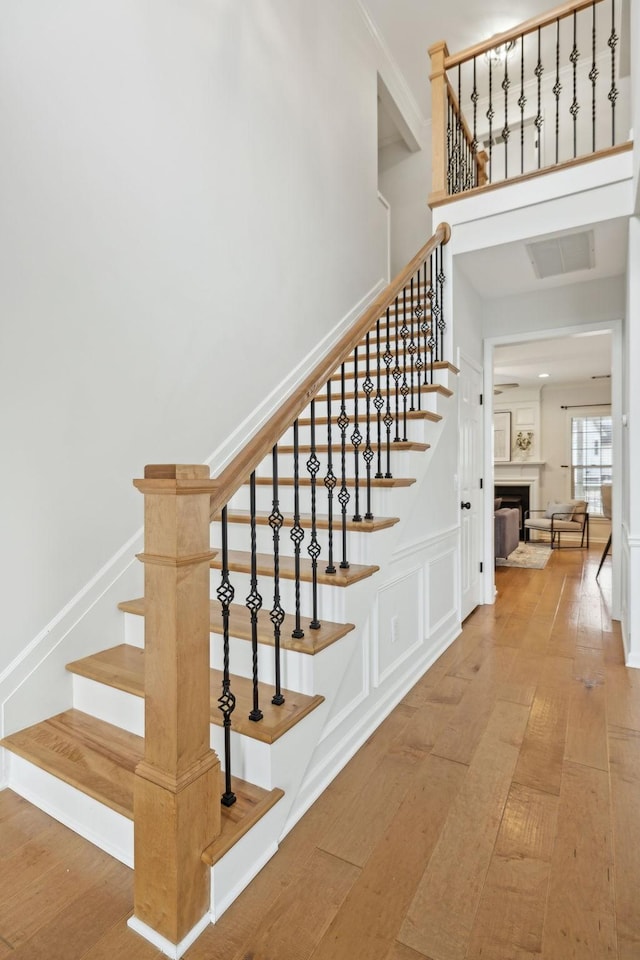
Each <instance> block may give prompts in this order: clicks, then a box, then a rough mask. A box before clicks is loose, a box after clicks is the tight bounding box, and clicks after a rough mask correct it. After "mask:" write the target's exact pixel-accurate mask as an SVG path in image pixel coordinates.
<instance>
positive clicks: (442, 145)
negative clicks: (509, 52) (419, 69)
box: [429, 40, 449, 203]
mask: <svg viewBox="0 0 640 960" xmlns="http://www.w3.org/2000/svg"><path fill="white" fill-rule="evenodd" d="M448 56H449V50H448V49H447V45H446V43H445V42H444V40H441V41H440V42H439V43H435V44H434V45H433V46H432V47H429V57H430V58H431V73H430V74H429V80H430V81H431V194H430V195H429V202H430V203H436V202H437V201H439V200H444V199H445V197H446V196H447V195H448V194H447V71H446V70H445V65H444V63H445V59H446V57H448Z"/></svg>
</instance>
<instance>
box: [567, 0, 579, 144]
mask: <svg viewBox="0 0 640 960" xmlns="http://www.w3.org/2000/svg"><path fill="white" fill-rule="evenodd" d="M576 21H577V14H576V11H575V10H574V11H573V47H572V48H571V53H570V54H569V60H570V61H571V65H572V67H573V100H572V101H571V106H570V107H569V113H570V114H571V116H572V117H573V156H574V157H577V156H578V111H579V109H580V104H579V103H578V60H579V59H580V52H579V50H578V42H577V22H576Z"/></svg>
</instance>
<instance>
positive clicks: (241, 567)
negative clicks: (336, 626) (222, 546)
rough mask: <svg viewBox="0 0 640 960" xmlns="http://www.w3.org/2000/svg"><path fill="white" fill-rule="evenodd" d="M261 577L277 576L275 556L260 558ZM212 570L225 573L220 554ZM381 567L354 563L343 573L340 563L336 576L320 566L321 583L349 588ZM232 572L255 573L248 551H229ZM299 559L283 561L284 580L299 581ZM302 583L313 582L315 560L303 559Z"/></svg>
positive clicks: (260, 556) (214, 560)
mask: <svg viewBox="0 0 640 960" xmlns="http://www.w3.org/2000/svg"><path fill="white" fill-rule="evenodd" d="M256 564H257V571H256V572H257V575H258V576H259V577H272V576H273V554H271V553H257V554H256ZM211 567H212V568H213V569H214V570H221V569H222V555H221V553H218V554H217V556H215V557H214V558H213V560H212V561H211ZM379 569H380V567H378V566H376V565H375V564H372V565H365V564H362V563H352V564H351V566H350V567H347V569H346V570H342V569H340V567H339V566H338V562H337V561H336V572H335V573H325V569H324V564H318V572H317V576H318V583H326V584H328V585H329V586H332V587H348V586H350V585H351V584H352V583H358V581H359V580H366V578H367V577H371V576H373V574H374V573H377V572H378V570H379ZM229 570H231V571H232V572H233V573H249V574H250V573H251V554H250V552H249V551H248V550H229ZM295 576H296V573H295V558H294V557H284V556H281V557H280V577H281V578H282V579H284V580H295ZM300 579H301V580H303V581H304V582H305V583H311V581H312V569H311V560H306V559H305V558H303V557H301V558H300Z"/></svg>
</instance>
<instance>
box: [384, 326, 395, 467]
mask: <svg viewBox="0 0 640 960" xmlns="http://www.w3.org/2000/svg"><path fill="white" fill-rule="evenodd" d="M389 328H390V321H389V308H388V307H387V349H386V350H385V352H384V357H383V358H382V359H383V360H384V364H385V367H386V368H387V409H386V412H385V415H384V425H385V428H386V431H387V469H386V472H385V477H386V478H387V479H390V478H391V427H392V426H393V417H392V416H391V364H392V363H393V354H392V353H391V342H390V329H389Z"/></svg>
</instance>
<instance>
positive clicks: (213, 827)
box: [129, 464, 221, 957]
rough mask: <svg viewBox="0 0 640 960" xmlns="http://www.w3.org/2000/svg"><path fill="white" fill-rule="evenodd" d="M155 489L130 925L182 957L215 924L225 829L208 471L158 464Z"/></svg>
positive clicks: (143, 487)
mask: <svg viewBox="0 0 640 960" xmlns="http://www.w3.org/2000/svg"><path fill="white" fill-rule="evenodd" d="M134 485H135V486H136V487H137V488H138V489H139V490H140V491H141V492H142V493H143V494H144V501H145V503H144V515H145V538H144V553H143V554H141V555H139V559H140V560H142V562H143V563H144V565H145V589H144V595H145V746H144V759H143V760H142V761H141V762H140V763H139V764H138V766H137V768H136V772H135V785H134V915H133V917H132V918H131V920H130V921H129V923H130V926H131V927H132V928H133V929H134V930H136V931H137V932H138V933H140V934H142V936H144V937H146V939H148V940H151V941H152V942H153V943H155V944H156V945H157V946H159V947H160V948H161V949H162V950H163V952H165V953H166V954H167V955H168V956H173V957H179V956H181V954H182V953H183V952H184V951H185V950H186V949H187V947H188V946H189V944H190V943H191V942H192V941H193V939H195V937H196V936H198V935H199V933H200V932H201V931H202V929H204V927H205V926H206V924H207V923H208V922H209V919H210V916H209V909H210V868H209V867H207V866H206V865H205V864H204V863H203V862H202V860H201V854H202V851H203V850H204V849H205V847H206V846H207V845H208V844H210V843H211V841H212V840H214V839H215V838H216V837H217V836H218V835H219V833H220V792H221V787H220V762H219V760H218V757H217V755H216V753H215V752H214V751H213V750H211V749H210V746H209V723H210V691H209V636H210V633H209V631H210V611H209V562H210V559H211V556H212V553H211V550H210V548H209V525H210V520H209V509H210V497H211V494H212V492H213V491H214V490H215V488H216V484H215V482H213V481H211V479H210V476H209V468H208V467H205V466H197V465H196V466H192V465H181V464H168V465H160V466H147V467H145V471H144V479H143V480H134Z"/></svg>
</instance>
